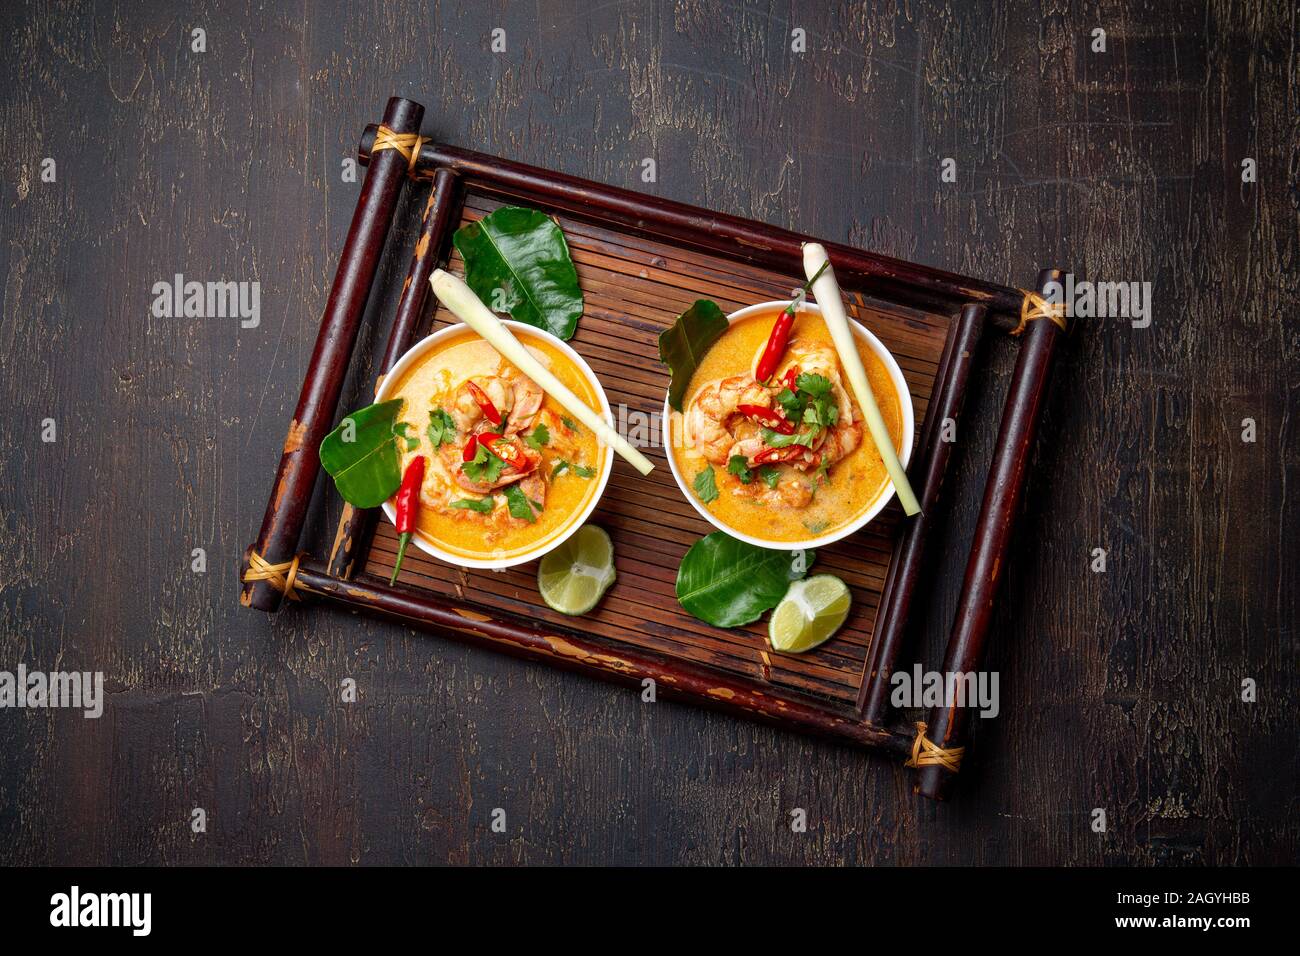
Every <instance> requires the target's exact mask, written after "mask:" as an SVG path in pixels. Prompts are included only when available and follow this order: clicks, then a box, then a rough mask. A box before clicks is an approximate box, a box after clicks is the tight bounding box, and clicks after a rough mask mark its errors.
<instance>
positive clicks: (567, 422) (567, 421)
mask: <svg viewBox="0 0 1300 956" xmlns="http://www.w3.org/2000/svg"><path fill="white" fill-rule="evenodd" d="M560 421H561V422H562V423H563V424H564V427H565V428H567V429H568V430H569V431H571V432H576V431H580V430H581V429H579V428H578V423H577V422H575V421H574V420H573V419H572V418H570V417H569V416H568V415H561V416H560Z"/></svg>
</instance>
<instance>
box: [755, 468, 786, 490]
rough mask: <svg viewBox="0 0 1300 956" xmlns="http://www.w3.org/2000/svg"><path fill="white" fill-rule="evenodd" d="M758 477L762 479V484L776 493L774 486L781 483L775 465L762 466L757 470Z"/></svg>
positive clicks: (779, 470)
mask: <svg viewBox="0 0 1300 956" xmlns="http://www.w3.org/2000/svg"><path fill="white" fill-rule="evenodd" d="M758 477H760V478H762V479H763V484H765V485H767V486H768V487H769V488H771V489H772V490H773V491H776V486H777V484H778V483H779V482H780V481H781V469H780V468H777V467H776V466H775V465H764V466H763V467H762V468H760V469H758Z"/></svg>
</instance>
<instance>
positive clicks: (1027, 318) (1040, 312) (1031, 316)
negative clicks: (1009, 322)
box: [1011, 289, 1066, 335]
mask: <svg viewBox="0 0 1300 956" xmlns="http://www.w3.org/2000/svg"><path fill="white" fill-rule="evenodd" d="M1020 291H1021V292H1022V293H1023V294H1024V296H1025V297H1024V299H1022V300H1021V302H1020V324H1019V325H1017V326H1016V327H1015V328H1014V329H1012V330H1011V334H1012V335H1019V334H1020V333H1021V332H1023V331H1024V330H1025V329H1026V328H1028V326H1029V323H1030V322H1033V321H1035V320H1037V319H1051V320H1052V322H1053V323H1055V324H1056V326H1057V328H1059V329H1060V330H1061V331H1062V332H1064V331H1065V330H1066V328H1065V303H1064V302H1048V301H1047V300H1046V299H1045V298H1043V297H1042V295H1040V294H1039V293H1037V292H1030V291H1029V290H1028V289H1021V290H1020Z"/></svg>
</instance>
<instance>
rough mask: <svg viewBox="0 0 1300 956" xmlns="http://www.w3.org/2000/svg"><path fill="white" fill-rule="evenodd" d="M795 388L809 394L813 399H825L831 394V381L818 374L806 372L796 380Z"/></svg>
mask: <svg viewBox="0 0 1300 956" xmlns="http://www.w3.org/2000/svg"><path fill="white" fill-rule="evenodd" d="M794 386H795V388H797V389H799V391H801V392H807V393H808V394H809V395H811V396H812V397H813V398H825V397H826V396H827V395H829V394H830V393H831V380H830V379H829V378H827V377H826V376H825V375H818V374H817V373H816V372H804V373H802V374H801V375H800V376H799V377H798V378H797V379H795V380H794Z"/></svg>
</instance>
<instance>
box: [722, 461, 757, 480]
mask: <svg viewBox="0 0 1300 956" xmlns="http://www.w3.org/2000/svg"><path fill="white" fill-rule="evenodd" d="M727 471H729V472H731V473H732V474H733V475H735V476H736V477H737V478H739V479H740V482H741V484H744V485H747V484H749V483H750V482H751V481H753V480H754V473H753V472H752V471H751V470H750V468H749V464H748V462H747V461H746V460H745V456H744V455H732V456H731V457H730V458H728V459H727Z"/></svg>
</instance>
